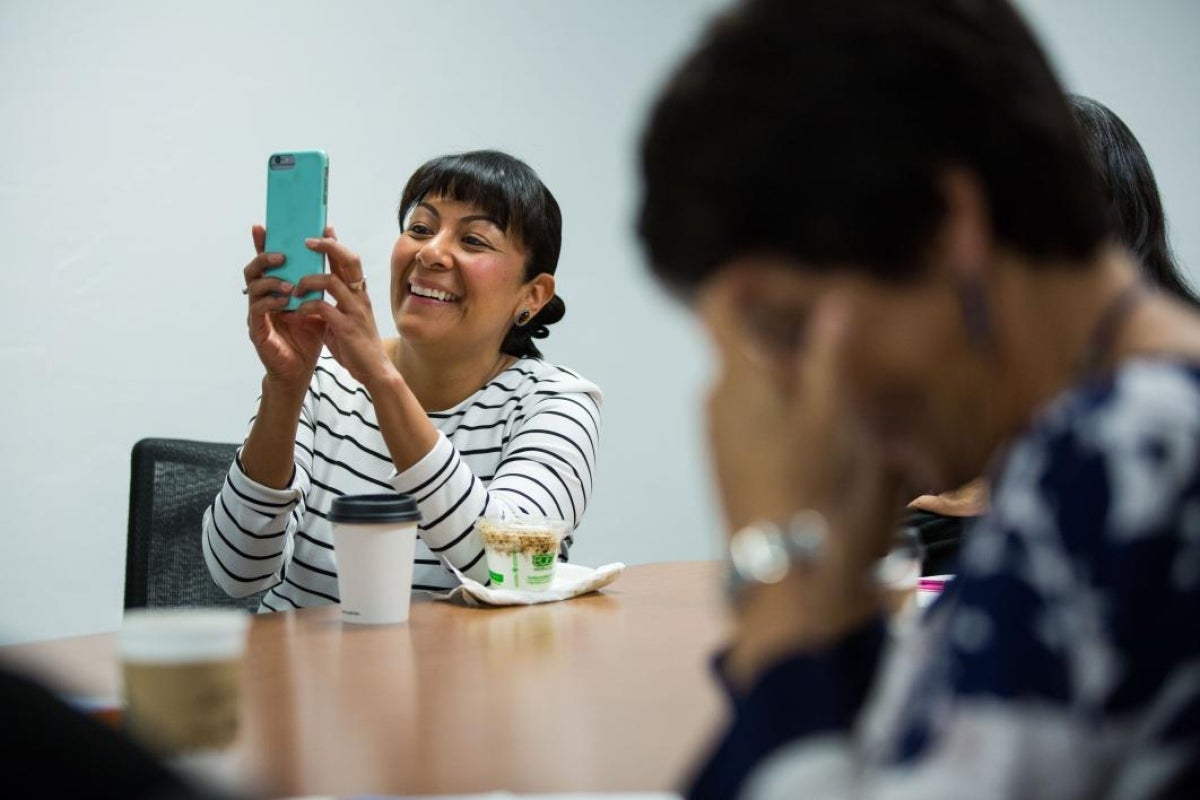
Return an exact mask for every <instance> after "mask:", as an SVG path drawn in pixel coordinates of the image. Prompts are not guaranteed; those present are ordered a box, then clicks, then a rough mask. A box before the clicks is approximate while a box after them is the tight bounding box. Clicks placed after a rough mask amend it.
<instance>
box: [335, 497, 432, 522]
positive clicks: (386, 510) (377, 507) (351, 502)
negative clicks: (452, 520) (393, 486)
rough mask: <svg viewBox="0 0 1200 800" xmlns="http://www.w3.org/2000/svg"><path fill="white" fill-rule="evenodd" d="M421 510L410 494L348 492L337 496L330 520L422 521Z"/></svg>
mask: <svg viewBox="0 0 1200 800" xmlns="http://www.w3.org/2000/svg"><path fill="white" fill-rule="evenodd" d="M420 520H421V511H420V509H418V508H417V501H416V500H414V499H413V497H412V495H409V494H348V495H343V496H342V497H335V498H334V499H333V505H332V506H330V508H329V521H330V522H366V523H374V522H420Z"/></svg>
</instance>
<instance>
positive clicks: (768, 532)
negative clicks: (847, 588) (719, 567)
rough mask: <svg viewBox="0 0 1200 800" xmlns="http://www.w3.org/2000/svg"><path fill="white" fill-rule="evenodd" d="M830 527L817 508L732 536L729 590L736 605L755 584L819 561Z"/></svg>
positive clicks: (752, 525)
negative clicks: (783, 521) (782, 521)
mask: <svg viewBox="0 0 1200 800" xmlns="http://www.w3.org/2000/svg"><path fill="white" fill-rule="evenodd" d="M828 535H829V527H828V525H827V524H826V522H825V517H824V516H822V515H821V514H820V513H819V512H817V511H812V510H804V511H798V512H797V513H795V514H793V515H792V517H791V518H790V519H789V520H787V522H785V523H784V524H782V525H781V524H779V523H777V522H774V521H771V520H759V521H757V522H752V523H750V524H749V525H747V526H745V527H744V528H741V529H740V530H738V531H737V532H735V533H734V534H733V536H731V537H730V539H729V561H728V564H727V570H726V591H727V593H728V597H729V600H730V602H731V603H732V604H734V605H737V604H739V603H740V602H741V600H742V598H743V596H744V595H745V593H746V592H747V591H748V590H749V589H750V588H751V587H754V586H761V585H763V584H771V583H779V582H780V581H782V580H783V579H784V578H786V577H787V576H788V574H789V573H790V572H791V571H792V570H793V569H795V568H797V567H799V566H804V565H809V564H812V563H814V562H815V561H817V560H818V559H819V558H820V556H821V553H822V551H823V550H824V549H825V540H826V538H827V537H828Z"/></svg>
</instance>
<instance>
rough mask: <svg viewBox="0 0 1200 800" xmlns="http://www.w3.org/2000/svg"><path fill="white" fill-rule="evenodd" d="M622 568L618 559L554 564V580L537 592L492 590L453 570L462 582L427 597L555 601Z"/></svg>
mask: <svg viewBox="0 0 1200 800" xmlns="http://www.w3.org/2000/svg"><path fill="white" fill-rule="evenodd" d="M451 569H454V567H451ZM624 569H625V565H624V564H622V563H621V562H620V561H617V562H614V563H612V564H605V565H604V566H603V567H596V568H595V569H592V568H591V567H584V566H581V565H579V564H568V563H565V562H562V563H559V564H558V565H556V566H555V567H554V582H553V583H551V584H550V586H549V587H548V588H547V589H546V590H545V591H541V592H523V591H520V590H517V589H492V588H489V587H487V586H484V585H483V584H481V583H480V582H479V581H476V580H473V579H471V578H468V577H467V576H466V575H463V574H462V573H461V572H459V571H458V570H457V569H454V573H455V574H456V575H457V576H458V579H459V580H460V581H462V585H461V586H455V587H454V588H453V589H451V590H450V591H448V592H431V593H430V596H431V597H433V599H435V600H455V599H458V600H461V601H462V602H463V603H466V604H467V605H469V606H484V605H487V606H528V605H533V604H534V603H553V602H554V601H556V600H566V599H568V598H571V597H577V596H579V595H581V594H587V593H588V592H594V591H596V590H597V589H602V588H604V587H605V586H608V585H609V584H610V583H612V582H613V581H615V580H616V579H617V578H618V577H619V576H620V574H621V571H622V570H624Z"/></svg>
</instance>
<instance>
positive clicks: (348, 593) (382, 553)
mask: <svg viewBox="0 0 1200 800" xmlns="http://www.w3.org/2000/svg"><path fill="white" fill-rule="evenodd" d="M329 521H330V522H331V523H332V524H333V549H334V555H335V558H336V559H337V571H338V593H339V594H340V595H341V603H342V621H343V622H352V623H356V624H360V625H391V624H395V623H398V622H405V621H406V620H408V606H409V600H410V598H411V596H412V574H413V552H414V549H415V547H416V541H417V523H418V522H420V521H421V512H420V511H419V510H418V509H417V503H416V501H415V500H414V499H413V498H412V497H411V496H410V495H406V494H359V495H345V496H343V497H338V498H335V499H334V501H333V505H332V506H331V507H330V510H329Z"/></svg>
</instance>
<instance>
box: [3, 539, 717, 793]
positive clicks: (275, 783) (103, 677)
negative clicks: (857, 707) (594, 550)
mask: <svg viewBox="0 0 1200 800" xmlns="http://www.w3.org/2000/svg"><path fill="white" fill-rule="evenodd" d="M718 581H719V567H718V564H716V563H714V562H672V563H660V564H647V565H641V566H635V567H629V568H627V569H626V570H625V572H624V573H623V574H622V575H621V577H620V578H618V580H617V581H616V582H615V583H614V584H612V585H611V586H609V587H608V588H606V589H604V590H603V591H602V592H600V593H597V594H592V595H588V596H585V597H578V598H575V599H572V600H569V601H565V602H559V603H547V604H543V605H537V606H529V607H512V608H489V609H473V608H466V607H462V606H458V605H453V604H450V603H445V602H435V601H427V600H426V601H417V602H414V604H413V608H412V613H411V617H410V619H409V622H408V623H407V624H405V625H399V626H387V627H360V626H344V625H343V624H342V623H341V619H340V611H339V609H338V607H337V606H329V607H325V608H315V609H306V610H304V611H298V612H290V613H279V614H267V615H260V616H256V617H255V618H254V622H253V625H252V626H251V629H250V640H249V649H248V653H247V664H246V678H245V696H244V698H243V710H244V712H245V715H244V722H245V724H244V727H243V730H242V732H241V734H240V735H239V738H238V741H237V744H236V745H235V753H234V757H235V758H236V759H237V762H238V771H239V772H240V773H241V774H242V775H243V779H244V781H246V783H247V785H253V786H255V787H256V789H257V790H258V791H261V792H263V793H265V794H267V795H270V796H300V795H341V796H347V795H352V794H364V793H380V794H385V793H386V794H433V793H450V792H458V793H467V792H485V791H495V790H508V791H514V792H567V791H626V790H672V789H677V788H678V787H679V785H680V782H681V780H682V779H683V778H684V776H685V775H686V773H687V771H688V770H689V769H690V768H691V766H692V763H693V761H694V759H696V758H697V757H698V756H699V755H700V752H701V750H702V749H703V748H704V746H705V744H706V743H707V741H708V739H709V737H710V736H711V735H712V734H713V732H714V728H715V726H716V725H717V724H718V723H719V721H720V717H721V714H722V704H723V701H722V699H721V697H720V696H719V692H718V689H717V687H716V684H715V683H714V682H713V679H712V677H711V675H710V673H709V667H708V664H709V658H710V656H711V654H712V652H713V651H714V650H715V649H716V648H717V647H718V646H719V645H720V643H721V642H722V641H723V639H724V636H725V635H726V632H727V623H728V619H727V617H726V614H725V612H724V610H723V609H722V607H721V604H720V592H719V585H718ZM0 658H3V659H4V660H5V661H6V662H8V663H15V664H17V665H19V666H23V667H25V668H27V669H29V670H32V671H33V672H34V674H35V675H37V676H38V677H40V678H42V679H43V680H44V681H45V682H47V683H49V684H50V685H51V686H53V687H55V688H57V689H58V690H60V691H62V692H66V693H71V694H76V695H93V696H108V697H115V696H116V693H117V689H118V673H119V671H118V666H117V663H116V660H115V639H114V636H113V635H112V634H103V635H97V636H86V637H78V638H72V639H61V640H55V641H49V642H38V643H34V644H27V645H14V646H8V647H4V648H0Z"/></svg>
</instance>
